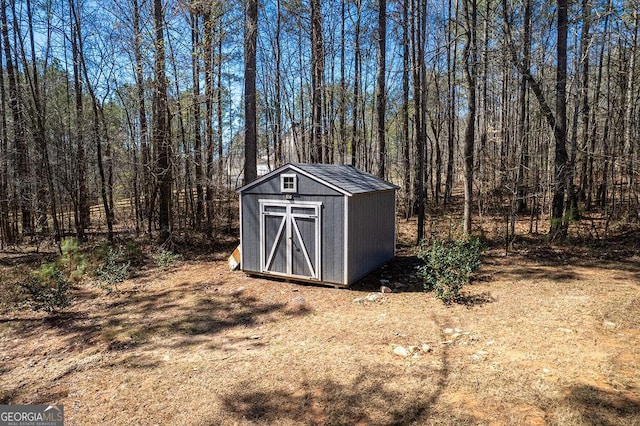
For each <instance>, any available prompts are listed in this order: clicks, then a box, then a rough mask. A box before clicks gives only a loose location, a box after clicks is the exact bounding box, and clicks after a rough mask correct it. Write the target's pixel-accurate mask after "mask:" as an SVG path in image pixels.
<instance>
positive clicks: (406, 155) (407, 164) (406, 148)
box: [401, 0, 413, 219]
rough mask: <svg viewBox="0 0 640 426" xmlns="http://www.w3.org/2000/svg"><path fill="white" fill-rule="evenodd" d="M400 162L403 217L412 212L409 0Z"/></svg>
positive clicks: (405, 9)
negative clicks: (401, 168)
mask: <svg viewBox="0 0 640 426" xmlns="http://www.w3.org/2000/svg"><path fill="white" fill-rule="evenodd" d="M402 40H403V41H402V113H401V114H402V117H401V120H402V164H403V169H404V170H403V185H402V187H403V188H404V197H405V205H404V209H405V211H404V214H405V218H406V219H409V217H411V216H412V214H413V208H412V207H413V199H412V196H411V145H410V144H411V140H410V138H409V72H410V68H409V59H410V58H409V0H403V2H402Z"/></svg>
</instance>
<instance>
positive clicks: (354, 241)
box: [347, 190, 395, 284]
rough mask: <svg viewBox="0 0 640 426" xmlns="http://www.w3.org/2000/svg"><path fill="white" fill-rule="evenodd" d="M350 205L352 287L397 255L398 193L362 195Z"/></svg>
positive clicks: (349, 267) (350, 277)
mask: <svg viewBox="0 0 640 426" xmlns="http://www.w3.org/2000/svg"><path fill="white" fill-rule="evenodd" d="M348 202H349V206H348V222H349V224H348V231H347V232H348V238H349V240H348V243H347V245H348V284H352V283H353V282H355V281H357V280H358V279H360V278H362V277H363V276H365V275H367V274H368V273H370V272H371V271H373V270H374V269H376V268H378V267H379V266H380V265H382V264H383V263H385V262H387V261H389V260H391V259H393V257H394V255H395V191H393V190H389V191H381V192H369V193H364V194H358V195H354V196H352V197H350V198H349V201H348Z"/></svg>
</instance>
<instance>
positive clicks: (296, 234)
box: [258, 200, 322, 280]
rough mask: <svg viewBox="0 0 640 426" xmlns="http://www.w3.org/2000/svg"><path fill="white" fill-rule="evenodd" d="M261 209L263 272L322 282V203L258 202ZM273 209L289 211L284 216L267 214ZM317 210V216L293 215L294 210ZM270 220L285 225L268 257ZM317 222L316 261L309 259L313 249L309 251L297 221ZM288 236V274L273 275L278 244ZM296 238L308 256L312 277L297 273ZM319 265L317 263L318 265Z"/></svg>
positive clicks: (277, 234) (306, 256) (307, 262)
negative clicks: (266, 222)
mask: <svg viewBox="0 0 640 426" xmlns="http://www.w3.org/2000/svg"><path fill="white" fill-rule="evenodd" d="M258 203H259V205H260V236H259V237H260V238H259V240H260V272H263V273H266V274H273V275H281V276H291V277H300V278H305V279H314V280H322V263H321V262H322V254H321V253H322V251H321V249H322V235H321V230H322V226H321V223H322V222H321V221H322V214H321V212H322V202H320V201H295V202H287V201H282V200H258ZM269 207H282V208H284V209H285V211H284V212H282V211H280V212H278V211H267V209H268V208H269ZM296 208H298V209H309V210H311V209H313V214H310V213H293V209H296ZM267 216H271V217H274V216H275V217H281V218H282V221H281V222H280V224H279V226H278V231H277V232H276V236H275V239H274V241H273V243H272V245H271V247H269V248H268V251H269V253H268V256H267V253H266V249H267V247H265V246H266V243H267V242H266V241H265V238H266V230H265V218H266V217H267ZM297 218H300V219H313V221H314V224H315V227H314V232H315V236H314V237H315V241H314V248H315V256H314V259H313V261H312V259H311V256H310V255H309V247H307V245H306V243H305V241H304V239H303V238H302V233H301V232H300V228H299V226H298V224H297V223H296V219H297ZM283 233H285V235H284V236H285V238H286V249H285V250H286V273H284V272H280V271H272V270H271V268H272V267H273V260H274V258H275V256H276V250H277V248H278V245H279V244H278V243H279V242H280V241H281V238H282V234H283ZM294 238H296V240H297V242H299V243H300V246H301V247H300V248H301V251H302V254H303V256H304V260H305V262H306V265H307V267H308V268H309V271H310V275H309V276H307V275H298V274H294V273H293V241H294ZM314 261H315V262H314Z"/></svg>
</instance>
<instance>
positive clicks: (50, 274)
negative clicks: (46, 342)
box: [18, 238, 87, 313]
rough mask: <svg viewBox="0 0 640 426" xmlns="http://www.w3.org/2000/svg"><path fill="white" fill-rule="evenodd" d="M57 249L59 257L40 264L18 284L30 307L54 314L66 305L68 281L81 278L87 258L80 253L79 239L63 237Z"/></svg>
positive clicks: (69, 283) (67, 304)
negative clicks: (60, 252) (28, 276)
mask: <svg viewBox="0 0 640 426" xmlns="http://www.w3.org/2000/svg"><path fill="white" fill-rule="evenodd" d="M60 250H61V251H62V254H61V255H60V257H58V259H56V260H55V261H54V262H49V263H44V264H42V265H40V267H39V268H38V269H36V270H35V271H33V272H32V273H31V277H30V278H28V279H27V280H25V281H22V282H19V283H18V287H20V289H21V292H22V293H23V294H24V295H25V296H26V301H27V304H28V305H30V306H31V308H32V309H33V310H36V311H45V312H47V313H55V312H58V311H60V310H62V309H64V308H66V307H67V306H69V305H70V303H71V302H70V300H69V290H71V283H72V282H78V281H80V280H81V279H82V277H83V275H84V273H85V271H86V268H87V259H86V257H85V256H84V254H82V253H81V252H80V248H79V244H78V240H76V239H75V238H66V239H64V240H63V241H62V244H61V245H60Z"/></svg>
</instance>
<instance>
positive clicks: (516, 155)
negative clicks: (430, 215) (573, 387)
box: [0, 0, 640, 247]
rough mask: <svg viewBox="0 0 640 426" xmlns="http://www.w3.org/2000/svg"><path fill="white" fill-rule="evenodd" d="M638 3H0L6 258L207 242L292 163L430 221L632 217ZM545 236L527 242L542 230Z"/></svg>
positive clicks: (639, 163)
mask: <svg viewBox="0 0 640 426" xmlns="http://www.w3.org/2000/svg"><path fill="white" fill-rule="evenodd" d="M639 7H640V4H639V3H638V2H635V1H618V2H614V1H613V0H580V1H576V2H567V1H563V0H558V1H556V2H549V1H542V2H534V1H533V0H523V1H518V2H514V1H511V0H486V1H480V0H458V1H454V0H429V1H428V0H328V1H322V2H321V1H318V0H309V1H299V0H260V1H258V0H246V1H245V2H242V1H234V0H232V1H210V0H207V1H204V0H192V1H186V0H126V1H115V0H105V1H100V2H94V1H88V0H0V19H1V24H2V31H1V34H0V45H1V46H0V64H1V67H2V72H0V103H1V105H0V244H1V245H2V247H4V246H6V245H12V244H16V243H19V242H22V241H25V239H26V240H29V239H30V238H35V237H40V236H42V237H45V238H51V239H55V240H59V239H60V238H61V237H62V236H63V235H67V234H73V235H76V236H77V237H78V238H80V239H84V238H85V237H86V235H87V233H88V232H104V233H105V234H106V235H107V237H108V238H109V239H110V240H112V239H113V237H114V233H115V232H117V231H126V232H133V233H135V234H136V235H140V234H146V235H148V236H149V237H152V238H157V239H158V241H159V242H160V243H161V244H164V243H166V242H167V241H170V240H171V236H172V235H173V233H174V232H176V230H193V231H197V232H202V233H203V235H207V236H213V235H214V233H215V229H216V227H219V226H220V225H221V224H227V223H229V221H230V220H231V208H230V201H231V199H232V197H233V196H234V194H233V192H232V191H233V190H234V189H235V188H236V187H238V186H239V185H241V184H242V183H243V182H244V181H245V180H246V181H250V180H253V179H255V178H256V176H258V175H260V174H263V173H265V172H267V171H269V170H272V169H274V168H275V167H277V166H280V165H282V164H284V163H286V162H323V163H341V164H352V165H354V166H356V167H358V168H360V169H362V170H365V171H368V172H370V173H373V174H377V175H378V176H380V177H383V178H385V179H387V180H390V181H393V182H394V183H397V184H398V185H399V186H401V190H400V192H399V199H398V206H399V207H400V213H401V214H402V215H404V216H405V217H411V216H413V215H414V214H417V215H418V217H419V220H418V236H417V237H418V239H420V238H422V237H423V236H424V232H425V228H424V222H425V215H426V212H427V211H430V210H431V211H435V210H437V209H440V208H447V207H449V206H451V205H452V202H453V195H454V189H455V188H461V189H463V193H464V220H463V225H464V230H465V232H472V231H473V218H474V217H475V216H477V215H484V214H499V215H501V216H502V217H505V218H506V220H508V223H509V226H508V227H507V231H506V232H507V235H506V237H507V239H510V238H513V235H514V234H515V225H514V224H515V221H516V218H517V217H527V218H529V230H528V231H529V232H538V231H544V232H547V231H550V234H551V236H552V237H554V238H562V237H564V236H566V234H567V229H568V226H569V223H570V222H571V221H573V220H578V219H579V218H580V216H581V215H583V214H584V213H585V212H595V213H598V214H599V215H601V217H602V218H604V219H605V220H606V223H607V224H608V223H610V221H633V222H636V223H637V222H638V221H639V220H640V217H639V216H638V211H639V209H640V142H639V141H640V134H639V133H640V127H639V126H638V123H639V122H640V102H639V100H640V89H639V88H638V85H637V84H636V82H637V81H638V70H637V68H638V66H637V62H638V61H637V55H638V24H639V22H638V9H639ZM545 217H546V218H550V219H551V220H550V225H549V229H538V223H539V221H540V219H541V218H545Z"/></svg>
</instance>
